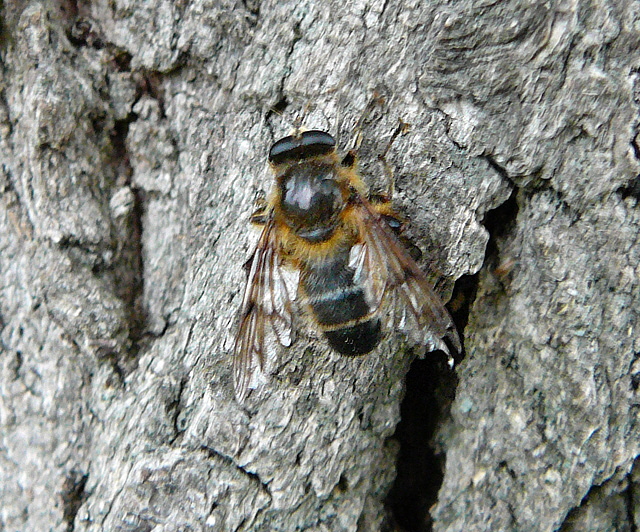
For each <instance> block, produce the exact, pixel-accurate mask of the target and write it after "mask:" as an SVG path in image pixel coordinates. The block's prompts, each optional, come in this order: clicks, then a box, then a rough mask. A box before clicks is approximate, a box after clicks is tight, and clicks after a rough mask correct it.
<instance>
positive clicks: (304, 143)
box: [269, 130, 336, 164]
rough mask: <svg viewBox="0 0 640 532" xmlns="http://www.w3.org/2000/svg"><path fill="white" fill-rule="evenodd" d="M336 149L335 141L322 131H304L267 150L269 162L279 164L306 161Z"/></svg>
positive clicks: (282, 140)
mask: <svg viewBox="0 0 640 532" xmlns="http://www.w3.org/2000/svg"><path fill="white" fill-rule="evenodd" d="M335 147H336V141H335V139H334V138H333V137H332V136H331V135H329V133H326V132H324V131H318V130H312V131H305V132H304V133H302V135H300V136H298V137H295V136H290V137H284V138H282V139H280V140H279V141H278V142H276V143H275V144H274V145H273V146H271V149H270V150H269V162H270V163H272V164H281V163H283V162H285V161H292V160H296V161H299V160H301V159H307V158H309V157H315V156H316V155H325V154H327V153H331V152H332V151H333V150H334V149H335Z"/></svg>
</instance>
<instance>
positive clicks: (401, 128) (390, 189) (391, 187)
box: [378, 119, 410, 201]
mask: <svg viewBox="0 0 640 532" xmlns="http://www.w3.org/2000/svg"><path fill="white" fill-rule="evenodd" d="M409 127H410V125H409V124H407V123H406V122H405V121H403V120H402V119H399V120H398V127H396V129H395V131H394V132H393V134H392V135H391V138H390V139H389V142H388V143H387V147H386V148H385V149H384V151H383V152H382V153H381V154H380V155H378V160H379V161H380V163H381V164H382V168H383V169H384V173H385V176H386V177H387V191H386V193H385V196H386V198H387V201H391V198H393V193H394V191H395V179H394V177H393V168H391V165H390V164H389V162H388V161H387V154H388V153H389V151H390V150H391V146H393V143H394V142H395V140H396V139H397V138H398V137H399V136H400V135H404V134H405V133H406V132H407V131H409Z"/></svg>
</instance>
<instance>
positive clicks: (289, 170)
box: [233, 130, 461, 400]
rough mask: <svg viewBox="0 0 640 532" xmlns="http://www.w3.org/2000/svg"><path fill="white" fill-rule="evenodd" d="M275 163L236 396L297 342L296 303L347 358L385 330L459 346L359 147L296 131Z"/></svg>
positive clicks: (259, 218) (280, 144)
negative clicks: (365, 172)
mask: <svg viewBox="0 0 640 532" xmlns="http://www.w3.org/2000/svg"><path fill="white" fill-rule="evenodd" d="M269 164H270V167H271V170H272V171H273V173H274V175H275V186H274V187H273V190H272V192H271V195H270V196H269V199H268V201H266V202H265V204H264V206H263V207H262V208H261V209H259V210H258V211H256V213H254V215H253V216H252V221H253V222H254V223H257V224H259V225H262V226H263V229H262V234H261V236H260V239H259V241H258V244H257V247H256V250H255V252H254V254H253V256H252V258H251V259H250V260H249V262H248V264H250V271H249V277H248V280H247V286H246V289H245V292H244V299H243V302H242V308H241V311H240V318H239V328H238V332H237V336H236V340H235V347H234V372H233V373H234V384H235V391H236V396H237V398H238V399H239V400H243V399H244V398H245V397H246V396H247V394H248V391H249V389H250V388H253V387H255V384H256V382H258V379H259V378H260V377H264V376H265V373H266V365H267V361H268V360H269V359H270V357H272V356H274V353H275V349H276V348H277V344H278V343H279V344H281V345H284V346H289V345H291V343H292V341H293V333H294V331H293V328H294V314H295V312H296V308H300V307H296V306H295V305H294V302H296V300H302V301H303V303H304V304H303V305H302V307H303V308H305V309H306V311H307V314H308V315H309V316H310V317H311V318H312V321H313V322H315V323H316V324H317V326H318V328H319V329H320V330H321V331H322V333H323V334H324V336H325V337H326V339H327V341H328V343H329V345H330V346H331V347H332V348H333V349H334V350H335V351H337V352H338V353H341V354H343V355H347V356H355V355H363V354H365V353H368V352H370V351H372V350H373V349H374V348H375V347H376V346H377V345H378V343H379V342H380V340H381V338H382V335H383V334H384V332H385V331H388V330H400V331H402V332H404V333H405V334H406V335H407V336H409V337H410V339H411V340H412V341H414V342H415V343H416V344H422V345H425V346H427V347H428V348H431V349H432V350H434V349H441V350H443V351H445V352H446V353H449V349H448V347H447V343H448V344H449V345H450V346H452V348H453V349H455V350H456V351H457V352H459V351H460V349H461V346H460V339H459V337H458V333H457V332H456V329H455V326H454V324H453V321H452V320H451V317H450V316H449V313H448V312H447V311H446V309H445V308H444V305H443V303H442V302H441V301H440V299H439V297H438V296H437V295H436V294H435V292H434V291H433V289H432V287H431V285H430V284H429V281H428V280H427V278H426V276H425V274H424V273H423V272H422V271H421V270H420V268H419V267H418V265H417V264H416V263H415V261H414V260H413V259H412V258H411V257H410V255H409V253H408V252H407V251H406V250H405V249H404V248H403V246H402V244H401V243H400V242H399V240H398V238H397V237H396V235H395V233H394V228H397V227H399V226H400V225H401V221H400V219H399V218H398V216H397V215H396V214H395V213H394V211H393V209H392V208H391V203H390V198H388V197H374V196H371V197H370V196H369V195H368V191H367V187H366V185H365V184H364V183H363V181H362V179H361V178H360V176H359V174H358V170H357V164H356V157H355V153H354V152H353V151H351V152H349V153H347V155H346V156H345V157H344V158H343V159H341V158H340V157H339V156H338V154H337V152H336V143H335V140H334V138H333V137H332V136H331V135H330V134H329V133H326V132H324V131H318V130H312V131H305V132H298V133H296V134H295V135H292V136H288V137H284V138H282V139H280V140H278V141H277V142H276V143H275V144H274V145H273V146H272V147H271V150H270V151H269Z"/></svg>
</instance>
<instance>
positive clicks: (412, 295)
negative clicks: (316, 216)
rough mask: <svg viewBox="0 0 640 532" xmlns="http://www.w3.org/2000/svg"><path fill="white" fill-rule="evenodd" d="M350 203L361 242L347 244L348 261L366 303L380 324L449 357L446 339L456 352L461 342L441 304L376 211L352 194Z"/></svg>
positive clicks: (416, 266)
mask: <svg viewBox="0 0 640 532" xmlns="http://www.w3.org/2000/svg"><path fill="white" fill-rule="evenodd" d="M355 208H356V209H359V211H360V212H359V213H358V214H359V216H357V218H358V219H359V220H360V236H361V243H359V244H357V245H356V246H354V247H353V248H352V250H351V255H350V265H351V266H352V267H353V268H354V271H355V275H354V280H355V282H356V283H358V284H360V286H362V287H363V288H364V291H365V295H366V298H367V303H368V304H369V306H370V308H372V309H380V315H381V316H383V317H384V320H385V326H386V327H388V328H389V329H394V330H400V331H402V332H404V333H405V334H406V335H407V336H409V338H411V340H412V341H414V342H416V343H417V344H420V345H424V346H427V347H428V348H430V349H431V350H433V349H441V350H443V351H444V352H445V353H448V354H449V356H450V362H451V361H452V359H451V353H450V352H449V348H448V345H447V343H448V344H449V345H450V346H451V347H452V348H453V349H455V350H456V352H460V350H461V345H460V338H459V337H458V333H457V331H456V328H455V325H454V324H453V321H452V319H451V316H450V315H449V313H448V312H447V310H446V309H445V308H444V304H443V303H442V301H441V300H440V298H439V297H438V295H437V294H436V293H435V292H434V291H433V289H432V287H431V285H430V283H429V281H428V280H427V277H426V276H425V274H424V273H423V272H422V270H420V268H419V266H418V265H417V264H416V263H415V261H414V260H413V259H412V258H411V256H410V255H409V253H408V252H407V251H406V250H405V249H404V248H403V247H402V244H400V243H399V242H398V240H397V238H396V237H395V235H394V234H393V232H392V230H391V229H390V228H389V226H388V224H387V223H386V222H385V220H384V218H383V217H382V215H381V214H379V213H378V212H376V211H375V209H374V207H373V206H372V205H371V204H370V203H369V202H368V201H367V200H366V199H365V198H362V197H358V198H357V199H356V204H355ZM445 340H446V342H445Z"/></svg>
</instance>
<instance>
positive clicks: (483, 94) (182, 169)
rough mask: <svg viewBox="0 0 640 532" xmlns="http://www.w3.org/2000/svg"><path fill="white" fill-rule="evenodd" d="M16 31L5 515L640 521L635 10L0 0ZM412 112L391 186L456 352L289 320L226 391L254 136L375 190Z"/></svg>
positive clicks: (60, 519)
mask: <svg viewBox="0 0 640 532" xmlns="http://www.w3.org/2000/svg"><path fill="white" fill-rule="evenodd" d="M2 23H3V24H2V28H1V30H2V31H1V33H0V45H1V48H0V54H1V66H2V79H1V81H0V96H1V101H0V124H1V140H0V142H1V162H2V166H1V169H2V171H1V172H0V191H1V194H2V203H1V205H2V207H1V209H0V329H1V335H0V355H1V362H2V364H1V366H0V368H1V372H2V373H1V376H0V423H1V434H2V439H1V445H0V501H1V504H0V507H1V508H0V529H2V530H5V529H6V530H56V531H64V530H78V531H79V530H86V531H94V530H132V531H133V530H167V531H168V530H211V531H214V530H215V531H217V530H220V531H228V530H245V531H249V530H264V531H272V530H283V531H289V530H291V531H293V530H311V531H342V530H362V531H370V530H393V529H398V530H399V529H400V528H399V527H400V526H402V527H403V528H404V529H405V530H408V531H410V532H411V531H426V530H431V529H433V530H435V531H448V532H453V531H485V530H486V531H554V530H563V531H584V530H594V531H595V530H598V531H600V530H602V531H611V530H618V531H632V530H636V529H637V527H640V496H639V495H638V494H639V493H640V485H639V480H638V472H637V471H638V469H637V468H636V470H635V471H634V469H633V465H634V461H635V459H636V457H637V456H638V455H639V454H640V450H639V447H640V424H639V423H638V406H639V405H640V392H639V391H638V386H639V384H640V339H639V335H638V313H639V309H640V295H639V294H640V289H639V287H638V277H639V274H640V266H639V264H640V240H639V236H638V235H639V230H640V209H639V203H638V199H639V197H640V180H639V178H638V173H639V168H640V165H639V161H638V159H639V158H640V148H639V147H638V144H637V143H636V138H635V135H636V132H637V130H638V127H639V125H638V123H639V121H638V104H639V102H640V83H639V81H638V74H637V73H638V71H639V69H640V52H638V50H639V49H640V31H639V30H640V7H639V5H638V3H637V2H634V1H632V0H626V1H624V2H621V3H606V2H589V1H579V2H574V3H564V2H557V3H553V2H552V3H539V2H530V3H526V2H524V3H523V2H519V1H516V0H511V1H507V2H500V3H491V2H489V3H482V2H471V1H466V0H465V1H460V2H455V3H447V2H436V3H428V4H427V3H421V2H399V3H394V2H384V1H379V2H373V1H371V2H351V3H346V4H336V5H335V6H334V5H333V3H332V2H325V3H315V2H307V1H303V2H294V1H286V0H285V1H280V2H257V1H253V0H244V1H242V2H233V1H230V0H222V1H212V0H193V1H191V2H187V1H181V2H175V1H172V0H147V1H142V0H96V1H89V0H60V1H58V2H56V1H54V0H40V1H37V0H33V1H31V2H20V1H18V0H13V1H11V0H9V2H6V3H5V5H4V6H3V7H2ZM399 119H401V120H403V121H404V122H407V123H409V124H410V128H409V130H408V131H407V132H406V133H405V134H403V135H400V136H398V137H397V138H396V140H395V142H394V143H393V144H392V145H391V148H390V149H389V152H388V153H387V156H386V158H387V161H388V163H389V165H390V167H391V168H393V170H394V172H395V185H396V186H395V196H394V200H395V203H396V205H397V206H398V209H399V210H400V211H401V212H402V213H403V214H405V215H407V217H408V218H409V219H411V227H410V229H409V232H408V234H409V236H410V237H411V238H412V240H413V241H414V242H415V244H416V245H417V246H418V247H420V248H421V249H422V250H423V252H424V253H423V258H422V259H421V261H420V264H421V266H422V267H423V268H425V269H427V270H428V271H431V272H435V271H437V272H440V276H441V277H442V278H444V279H448V280H447V281H444V282H442V283H441V284H440V286H441V292H442V293H443V295H444V297H445V298H448V297H449V296H450V295H451V293H452V292H453V299H452V300H451V309H452V312H453V314H454V316H455V318H456V320H457V322H458V326H459V329H460V332H461V333H463V336H464V344H465V356H464V359H463V360H461V361H460V359H461V357H460V358H459V360H458V362H459V364H457V365H456V367H455V368H454V370H453V372H450V371H449V370H448V369H447V367H446V363H445V362H446V360H445V357H444V356H442V355H441V354H430V355H427V357H428V358H427V360H426V361H417V362H416V363H415V364H414V366H413V368H414V369H411V370H410V365H411V363H412V360H413V358H414V357H415V353H416V350H414V349H413V347H412V346H411V345H410V344H409V343H407V342H406V341H405V340H404V339H403V337H402V336H399V335H389V336H388V337H387V338H385V339H384V340H383V342H382V344H381V346H380V347H379V348H378V349H377V350H376V351H375V352H374V353H372V354H370V355H367V356H364V357H358V358H347V357H341V356H340V355H337V354H335V353H333V352H331V351H330V350H329V349H328V348H327V346H326V343H325V341H324V340H323V339H322V338H321V337H319V336H318V334H317V333H316V332H314V330H313V328H312V327H308V326H302V327H301V329H300V332H299V334H298V338H297V340H296V342H295V343H294V345H293V346H292V347H291V348H288V349H284V348H283V349H282V352H281V353H280V354H279V362H278V367H277V368H275V371H274V374H273V375H272V378H271V380H270V382H269V383H267V384H264V385H263V386H260V387H258V388H257V389H256V390H254V391H253V392H252V393H251V394H250V396H249V397H248V399H247V400H245V401H244V402H243V403H240V402H238V401H236V399H235V397H234V391H233V385H232V378H231V374H232V372H231V365H232V346H233V338H234V329H235V325H236V316H237V312H238V309H239V307H240V304H241V299H242V290H243V285H244V282H245V271H244V269H243V267H242V265H243V263H244V262H245V261H246V260H247V258H248V257H249V256H250V254H251V251H252V248H253V246H254V245H255V242H256V240H257V234H256V233H255V232H254V231H252V230H251V229H250V228H249V224H248V219H249V216H250V214H251V212H252V210H253V209H254V202H255V200H256V199H257V198H259V197H260V194H261V193H262V192H263V191H268V190H269V188H270V186H271V184H272V176H271V174H270V173H269V171H268V169H267V167H266V164H265V154H266V152H267V151H268V149H269V147H270V145H271V144H272V143H273V142H274V141H275V140H277V139H278V138H280V137H282V136H284V135H286V134H289V132H290V131H291V129H292V127H293V126H294V125H296V124H299V123H302V124H303V125H304V126H306V127H307V128H313V129H323V130H325V131H329V132H331V133H332V134H333V135H335V136H336V137H337V138H338V142H339V148H340V150H342V151H346V150H348V149H350V148H351V147H352V146H354V143H357V138H361V139H362V145H361V146H360V149H359V157H360V166H361V169H362V174H363V177H364V179H365V180H366V181H367V182H368V183H369V184H370V185H371V187H372V189H373V190H382V189H383V187H384V186H385V177H384V176H385V173H384V169H383V167H382V166H381V165H380V163H379V161H377V156H378V155H380V154H382V153H384V152H385V149H386V147H387V146H388V145H389V140H390V138H391V135H392V133H393V132H394V130H395V129H396V127H397V125H398V120H399ZM457 279H460V281H459V282H458V283H457V284H456V285H455V287H454V286H453V281H455V280H457ZM425 364H427V366H425ZM420 368H422V369H420ZM425 368H428V369H427V370H425ZM409 371H411V374H410V375H413V377H411V378H409V380H408V382H409V386H408V387H405V377H406V375H407V372H409ZM423 375H429V376H430V379H429V380H427V381H425V380H424V379H422V378H421V376H423ZM405 391H406V399H405V402H404V404H403V405H402V418H403V419H402V425H401V428H400V429H398V431H397V433H396V426H397V425H398V423H399V421H400V417H401V402H402V400H403V397H405ZM424 398H429V400H428V401H425V400H424ZM425 403H426V408H427V409H429V413H428V414H427V415H426V416H425V415H422V414H423V412H422V410H421V409H422V408H424V407H425ZM412 419H413V420H414V421H413V422H411V421H409V420H412ZM427 425H428V426H427ZM394 433H396V434H395V436H394ZM403 434H404V435H403ZM411 446H413V448H414V451H415V453H416V454H412V452H413V451H412V450H411V448H410V447H411ZM398 456H400V464H401V467H400V470H399V475H398V478H397V480H395V484H394V479H395V477H396V462H397V460H398ZM412 456H418V457H423V458H424V457H425V456H426V457H429V456H431V458H430V459H429V460H430V465H429V466H428V467H426V468H425V467H422V466H421V465H420V464H419V463H418V461H419V460H420V458H412ZM412 460H416V462H412ZM439 468H440V469H439ZM429 471H431V472H429ZM425 476H426V477H429V478H423V477H425ZM392 486H393V489H391V488H392ZM390 490H391V495H389V492H390ZM407 497H413V499H412V500H414V501H415V504H413V505H407V504H405V503H406V500H405V499H406V498H407ZM434 502H435V505H432V503H434Z"/></svg>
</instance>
